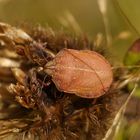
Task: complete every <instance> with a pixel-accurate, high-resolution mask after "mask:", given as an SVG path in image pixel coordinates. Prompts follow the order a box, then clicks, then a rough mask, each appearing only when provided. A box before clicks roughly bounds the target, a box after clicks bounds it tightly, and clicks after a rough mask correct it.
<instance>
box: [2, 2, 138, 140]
mask: <svg viewBox="0 0 140 140" xmlns="http://www.w3.org/2000/svg"><path fill="white" fill-rule="evenodd" d="M139 5H140V2H139V0H133V1H132V0H51V1H49V0H0V21H1V22H6V23H9V24H12V25H19V24H23V23H28V24H31V25H37V24H39V25H42V26H44V27H49V26H50V27H52V28H53V29H56V30H66V31H69V32H76V33H77V34H78V33H81V32H83V33H85V34H87V35H88V36H89V37H90V38H92V39H93V40H96V39H97V37H99V36H100V37H102V38H103V40H105V41H104V42H105V43H104V47H108V49H109V50H110V53H111V59H113V60H115V62H116V64H117V65H118V64H119V65H121V64H122V63H123V58H124V56H125V54H126V52H127V50H128V48H129V47H130V46H131V44H132V43H133V42H134V40H136V39H137V38H138V37H139V32H140V26H139V25H140V24H139V23H140V18H139V15H140V9H139ZM139 94H140V93H139ZM139 120H140V119H138V120H136V121H134V122H133V123H131V125H128V123H126V120H125V119H124V123H123V125H122V127H121V131H119V133H118V135H117V136H116V140H129V139H135V140H138V139H137V137H136V135H138V134H137V132H138V129H139V127H138V124H139V123H137V122H138V121H139ZM126 127H128V129H126Z"/></svg>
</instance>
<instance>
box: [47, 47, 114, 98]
mask: <svg viewBox="0 0 140 140" xmlns="http://www.w3.org/2000/svg"><path fill="white" fill-rule="evenodd" d="M45 71H46V72H47V73H48V74H49V75H51V76H52V80H53V82H54V83H55V85H56V87H57V88H58V89H59V90H60V91H64V92H67V93H74V94H76V95H78V96H80V97H84V98H96V97H99V96H101V95H103V94H105V93H106V92H107V91H108V89H109V87H110V85H111V83H112V79H113V74H112V70H111V66H110V64H109V63H108V61H107V60H106V59H105V58H104V57H103V56H102V55H100V54H98V53H96V52H93V51H89V50H81V51H78V50H72V49H63V50H61V51H60V52H59V53H58V54H57V55H56V57H55V58H54V59H53V61H50V62H49V63H47V64H46V66H45Z"/></svg>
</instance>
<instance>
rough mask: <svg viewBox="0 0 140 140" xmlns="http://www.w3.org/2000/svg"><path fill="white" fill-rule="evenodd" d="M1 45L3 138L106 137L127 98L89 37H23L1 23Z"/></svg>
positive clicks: (33, 33)
mask: <svg viewBox="0 0 140 140" xmlns="http://www.w3.org/2000/svg"><path fill="white" fill-rule="evenodd" d="M0 43H1V45H0V51H1V52H0V61H4V60H5V64H2V63H1V64H0V82H1V83H0V84H1V85H0V89H1V90H0V97H1V98H0V99H1V104H2V107H1V112H0V113H1V120H0V138H1V139H7V138H10V139H13V140H16V139H19V138H20V139H27V140H29V139H32V140H89V139H94V140H101V139H102V138H103V137H104V136H105V134H106V132H107V130H108V129H109V127H110V125H111V123H112V122H113V119H114V116H115V114H116V112H117V111H118V109H119V108H120V106H121V104H122V100H121V99H122V96H121V95H119V94H118V93H119V92H120V90H121V89H120V88H118V87H119V85H120V82H119V81H118V79H119V78H118V77H117V76H115V75H114V81H113V82H112V79H113V76H112V69H111V66H110V64H109V62H108V61H107V60H106V59H105V58H104V57H103V56H102V54H104V52H100V53H101V54H98V52H94V51H96V48H95V47H94V46H93V44H92V43H91V42H90V41H88V39H87V38H86V37H85V36H82V37H77V38H73V37H71V36H70V35H66V34H64V33H57V32H56V33H55V32H52V31H49V30H46V29H43V28H42V29H41V28H36V29H32V30H30V31H29V30H28V31H27V32H24V31H23V30H21V29H17V28H15V27H12V26H10V25H7V24H5V23H0ZM63 48H67V49H63ZM91 49H92V50H93V51H90V50H91ZM78 50H84V51H78ZM122 73H124V72H123V71H122ZM72 78H73V80H72ZM92 85H93V87H92ZM122 92H123V91H122ZM68 93H69V94H68ZM70 93H73V94H70ZM103 94H104V95H103ZM101 95H103V96H101ZM120 96H121V99H120ZM95 97H96V99H95ZM97 97H99V98H97ZM123 99H124V98H123Z"/></svg>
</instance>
